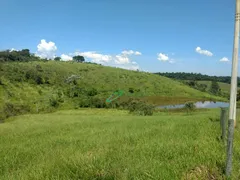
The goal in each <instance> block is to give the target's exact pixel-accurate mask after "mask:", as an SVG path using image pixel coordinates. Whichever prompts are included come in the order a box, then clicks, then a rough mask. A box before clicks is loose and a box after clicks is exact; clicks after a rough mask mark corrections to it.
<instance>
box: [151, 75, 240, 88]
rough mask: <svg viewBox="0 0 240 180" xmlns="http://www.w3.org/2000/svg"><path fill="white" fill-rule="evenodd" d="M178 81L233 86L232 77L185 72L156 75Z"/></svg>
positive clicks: (239, 79)
mask: <svg viewBox="0 0 240 180" xmlns="http://www.w3.org/2000/svg"><path fill="white" fill-rule="evenodd" d="M154 74H158V75H161V76H165V77H168V78H172V79H177V80H192V81H216V82H223V83H227V84H231V77H230V76H208V75H203V74H201V73H185V72H165V73H161V72H158V73H154ZM238 86H240V78H239V77H238Z"/></svg>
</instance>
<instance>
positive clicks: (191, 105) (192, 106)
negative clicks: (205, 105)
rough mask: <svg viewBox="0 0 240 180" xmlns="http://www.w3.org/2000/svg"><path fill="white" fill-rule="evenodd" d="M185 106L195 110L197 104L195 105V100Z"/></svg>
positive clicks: (189, 109)
mask: <svg viewBox="0 0 240 180" xmlns="http://www.w3.org/2000/svg"><path fill="white" fill-rule="evenodd" d="M184 108H185V109H187V110H188V111H193V110H195V109H196V106H195V104H194V102H187V103H186V104H185V105H184Z"/></svg>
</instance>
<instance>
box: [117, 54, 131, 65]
mask: <svg viewBox="0 0 240 180" xmlns="http://www.w3.org/2000/svg"><path fill="white" fill-rule="evenodd" d="M115 63H117V64H128V63H130V60H129V58H128V57H127V56H123V55H116V56H115Z"/></svg>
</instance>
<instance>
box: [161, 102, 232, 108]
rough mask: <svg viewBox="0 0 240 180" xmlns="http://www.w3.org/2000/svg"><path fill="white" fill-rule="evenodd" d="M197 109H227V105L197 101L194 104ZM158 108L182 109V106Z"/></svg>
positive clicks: (224, 103)
mask: <svg viewBox="0 0 240 180" xmlns="http://www.w3.org/2000/svg"><path fill="white" fill-rule="evenodd" d="M194 104H195V106H196V107H197V108H218V107H229V103H226V102H220V101H217V102H213V101H199V102H196V103H194ZM158 107H159V108H166V109H177V108H183V107H184V104H175V105H167V106H158Z"/></svg>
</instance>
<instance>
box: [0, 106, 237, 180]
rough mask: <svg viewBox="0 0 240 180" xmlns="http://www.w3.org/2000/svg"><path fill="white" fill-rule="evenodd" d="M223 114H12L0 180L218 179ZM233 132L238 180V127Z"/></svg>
mask: <svg viewBox="0 0 240 180" xmlns="http://www.w3.org/2000/svg"><path fill="white" fill-rule="evenodd" d="M219 113H220V110H219V109H211V110H203V111H198V112H193V113H192V114H186V113H184V112H178V113H166V112H165V113H164V112H161V113H155V114H154V116H151V117H140V116H133V115H129V114H128V113H127V112H125V111H118V110H106V109H105V110H104V109H80V110H68V111H66V110H65V111H58V112H56V113H51V114H36V115H23V116H17V117H11V118H10V119H8V120H7V121H6V122H5V123H3V124H0V147H1V148H0V159H1V161H0V179H4V180H8V179H11V180H18V179H24V180H28V179H29V180H34V179H38V180H46V179H64V180H65V179H84V180H85V179H87V180H88V179H89V180H93V179H102V180H103V179H104V180H110V179H121V180H122V179H144V180H145V179H167V180H168V179H169V180H174V179H208V176H209V175H211V176H213V177H215V178H216V179H221V177H220V176H221V174H222V172H223V169H224V166H225V154H226V147H225V145H223V143H221V141H220V140H219V137H220V125H219V124H220V123H219V121H218V118H219ZM234 135H235V144H234V160H233V164H234V167H233V179H239V177H240V171H239V156H240V145H239V140H240V132H239V128H237V129H236V131H235V134H234Z"/></svg>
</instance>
